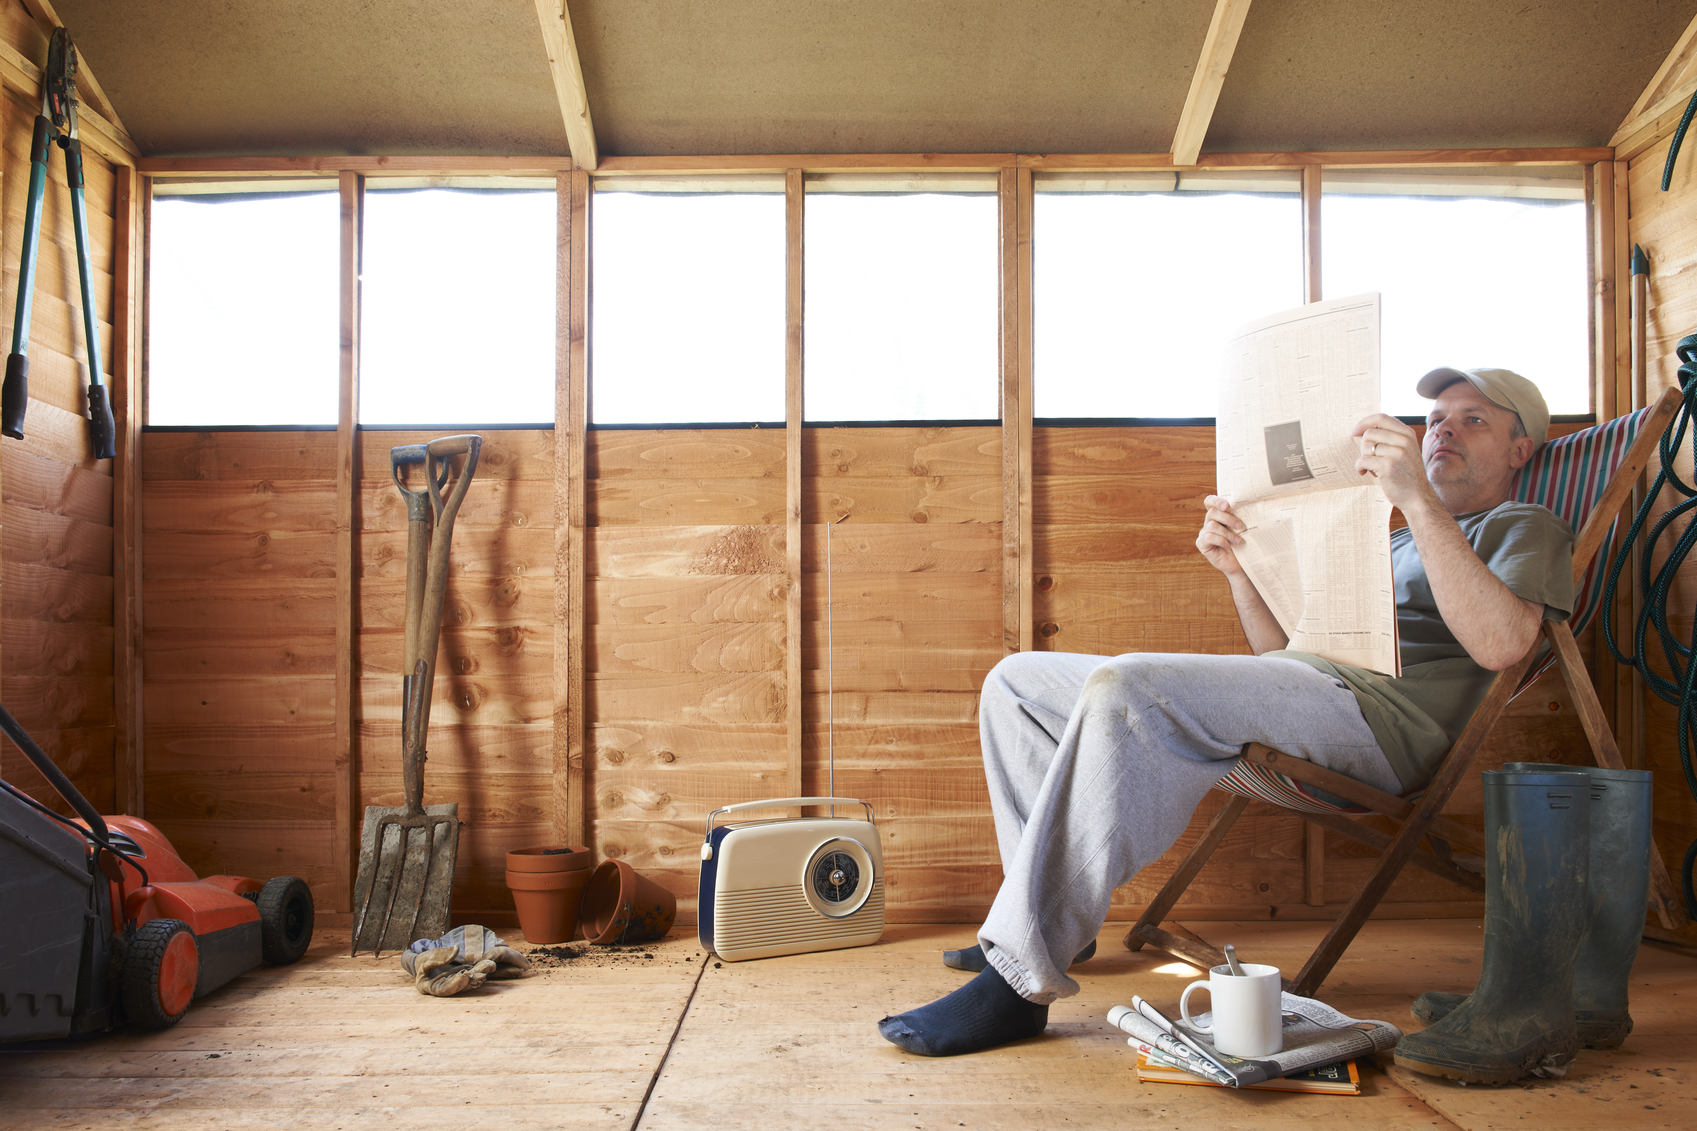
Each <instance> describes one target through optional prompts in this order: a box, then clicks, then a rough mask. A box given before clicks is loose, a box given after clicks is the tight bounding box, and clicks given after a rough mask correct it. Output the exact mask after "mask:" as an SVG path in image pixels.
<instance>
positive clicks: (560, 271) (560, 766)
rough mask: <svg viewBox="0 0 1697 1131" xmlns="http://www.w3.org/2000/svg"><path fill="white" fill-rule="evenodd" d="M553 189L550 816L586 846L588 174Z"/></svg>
mask: <svg viewBox="0 0 1697 1131" xmlns="http://www.w3.org/2000/svg"><path fill="white" fill-rule="evenodd" d="M555 192H556V193H557V194H558V215H559V230H558V245H557V250H556V255H557V257H558V259H557V263H558V266H557V268H556V271H555V286H556V287H557V288H558V291H559V293H558V302H557V306H556V311H557V313H556V315H555V317H556V318H557V319H558V320H559V323H560V325H561V326H563V327H565V332H564V333H556V334H555V354H554V637H555V645H554V659H553V664H554V736H553V770H554V790H553V806H552V808H553V820H554V834H555V836H556V838H557V839H558V840H559V842H560V843H561V844H567V845H577V844H586V843H588V842H587V841H585V840H584V832H585V829H584V818H585V813H586V812H587V809H588V806H587V805H586V804H585V801H586V797H585V794H584V789H583V781H584V740H585V735H586V734H587V732H588V722H589V715H588V712H587V711H586V710H585V705H584V664H585V660H586V658H587V655H586V653H587V650H588V637H587V635H586V634H585V629H584V625H585V620H586V617H585V608H584V602H585V601H586V600H587V597H588V592H589V590H588V582H587V580H586V577H585V573H584V557H583V555H584V546H585V525H586V521H587V518H586V516H587V513H588V506H587V502H586V500H587V494H586V492H587V489H588V485H587V478H586V476H587V470H588V468H587V459H586V454H587V448H588V443H589V373H588V364H587V363H588V360H589V351H588V342H589V335H588V329H589V327H588V321H589V262H588V260H589V199H590V192H589V174H588V173H585V172H583V171H581V170H577V171H573V172H570V173H561V174H560V175H559V176H558V178H557V179H556V180H555Z"/></svg>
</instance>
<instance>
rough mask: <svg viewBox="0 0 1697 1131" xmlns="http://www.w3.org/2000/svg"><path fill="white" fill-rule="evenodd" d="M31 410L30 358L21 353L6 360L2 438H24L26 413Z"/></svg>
mask: <svg viewBox="0 0 1697 1131" xmlns="http://www.w3.org/2000/svg"><path fill="white" fill-rule="evenodd" d="M28 410H29V358H27V357H25V356H24V355H23V354H21V353H14V354H10V355H8V356H7V358H6V383H5V384H4V385H0V436H10V437H11V438H12V439H14V440H21V439H23V438H24V413H25V412H27V411H28Z"/></svg>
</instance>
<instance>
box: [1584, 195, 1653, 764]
mask: <svg viewBox="0 0 1697 1131" xmlns="http://www.w3.org/2000/svg"><path fill="white" fill-rule="evenodd" d="M1612 164H1613V166H1614V209H1613V213H1614V215H1613V219H1614V224H1613V232H1614V240H1613V245H1614V246H1613V248H1612V251H1613V256H1612V258H1613V263H1614V278H1613V280H1612V286H1611V287H1610V292H1611V294H1612V296H1613V298H1614V314H1615V367H1614V377H1615V380H1614V388H1615V402H1614V405H1613V411H1612V412H1611V413H1610V414H1609V415H1610V416H1619V415H1621V414H1622V413H1624V412H1626V411H1627V410H1626V407H1625V406H1627V405H1631V406H1632V407H1633V408H1638V407H1641V405H1640V404H1638V403H1634V401H1633V400H1632V396H1633V383H1632V334H1631V319H1632V310H1631V307H1630V306H1629V305H1628V304H1627V303H1625V302H1622V301H1621V300H1620V288H1621V283H1623V282H1626V283H1627V284H1628V285H1630V282H1631V279H1632V207H1631V193H1630V166H1629V164H1628V162H1625V161H1615V162H1612ZM1654 390H1655V391H1656V392H1658V393H1659V391H1660V386H1659V383H1657V385H1656V386H1654ZM1651 392H1652V389H1651V388H1645V389H1643V390H1640V395H1641V396H1642V397H1643V401H1642V404H1649V403H1650V399H1651ZM1598 419H1599V420H1601V419H1603V417H1602V416H1601V415H1600V414H1599V416H1598ZM1644 481H1645V477H1644V476H1642V475H1641V476H1639V477H1638V482H1639V483H1640V484H1641V485H1642V484H1643V483H1644ZM1635 498H1636V499H1638V500H1640V501H1641V500H1642V494H1641V493H1639V494H1635ZM1640 545H1642V543H1640ZM1636 566H1637V562H1636V559H1635V560H1634V568H1633V570H1632V571H1631V572H1632V574H1633V576H1632V577H1631V578H1627V579H1626V580H1625V582H1624V584H1622V585H1621V586H1620V588H1621V589H1624V590H1626V601H1625V605H1626V607H1625V609H1624V610H1622V611H1621V612H1620V614H1619V619H1620V620H1621V622H1622V623H1624V624H1631V623H1633V621H1634V619H1636V614H1637V612H1638V609H1639V608H1640V602H1641V601H1642V600H1643V594H1642V593H1640V592H1639V590H1638V586H1637V583H1636V578H1637V568H1636ZM1595 643H1596V648H1597V651H1599V652H1600V653H1601V656H1600V657H1599V662H1598V663H1596V664H1594V665H1593V667H1592V670H1593V671H1596V672H1598V673H1603V672H1611V671H1612V672H1613V673H1614V679H1613V680H1611V681H1610V683H1611V684H1612V687H1611V688H1610V690H1612V691H1613V692H1614V694H1613V695H1612V696H1611V697H1610V700H1609V701H1608V702H1606V703H1605V708H1606V709H1607V710H1609V711H1611V712H1612V713H1613V715H1614V719H1615V732H1616V734H1617V735H1618V734H1620V732H1621V731H1622V730H1624V731H1625V732H1626V742H1625V743H1624V744H1623V743H1621V742H1619V740H1618V739H1617V741H1616V745H1617V746H1619V747H1620V748H1621V750H1622V751H1624V752H1625V762H1626V764H1627V766H1629V767H1631V768H1632V769H1635V770H1641V769H1643V768H1644V738H1645V735H1644V731H1645V727H1646V723H1645V717H1644V712H1645V708H1646V706H1647V702H1646V697H1647V696H1648V694H1649V692H1648V690H1647V689H1646V687H1645V686H1644V677H1643V676H1642V675H1640V674H1639V672H1638V670H1637V669H1636V668H1628V667H1627V666H1626V665H1624V664H1616V663H1614V657H1613V656H1611V655H1610V654H1609V650H1608V645H1607V644H1606V643H1604V641H1603V638H1602V636H1601V634H1598V635H1597V639H1596V642H1595ZM1599 682H1600V680H1599ZM1622 724H1624V726H1623V725H1622Z"/></svg>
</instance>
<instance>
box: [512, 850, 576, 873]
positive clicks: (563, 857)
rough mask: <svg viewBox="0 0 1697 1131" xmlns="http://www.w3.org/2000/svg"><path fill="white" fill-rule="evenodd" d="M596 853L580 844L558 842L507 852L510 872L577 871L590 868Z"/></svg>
mask: <svg viewBox="0 0 1697 1131" xmlns="http://www.w3.org/2000/svg"><path fill="white" fill-rule="evenodd" d="M594 857H595V854H594V853H593V852H591V851H589V849H587V848H585V847H583V846H582V845H578V846H577V847H575V848H566V847H563V846H561V845H556V844H539V845H537V846H536V847H534V848H515V849H513V850H512V851H511V852H509V853H507V871H509V872H575V871H577V870H578V869H580V868H588V867H589V866H590V864H591V863H593V862H594Z"/></svg>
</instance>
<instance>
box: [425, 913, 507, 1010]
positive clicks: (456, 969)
mask: <svg viewBox="0 0 1697 1131" xmlns="http://www.w3.org/2000/svg"><path fill="white" fill-rule="evenodd" d="M401 965H402V967H404V968H405V969H406V972H407V973H408V974H411V975H412V976H413V985H414V986H416V987H417V988H418V992H419V993H421V994H426V995H428V996H431V997H452V996H453V995H454V994H457V993H460V992H461V991H463V990H468V989H476V988H477V987H478V986H481V985H482V984H483V983H484V981H485V980H486V979H488V978H522V977H524V975H525V974H526V973H527V972H528V971H529V970H530V961H529V959H527V958H525V956H524V955H522V954H520V953H519V952H518V951H516V950H514V949H513V948H512V947H510V946H508V945H507V944H506V942H505V941H503V940H502V939H501V937H500V936H499V935H497V934H496V933H495V932H494V931H491V930H489V929H488V928H487V927H482V926H479V925H478V924H476V923H468V924H466V925H465V926H463V927H455V928H454V929H453V930H451V931H449V932H448V933H447V934H445V935H443V936H442V937H441V938H439V939H419V940H418V941H417V942H415V943H413V944H412V946H411V947H409V948H408V949H407V950H406V952H405V953H403V954H402V955H401Z"/></svg>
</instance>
